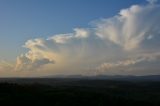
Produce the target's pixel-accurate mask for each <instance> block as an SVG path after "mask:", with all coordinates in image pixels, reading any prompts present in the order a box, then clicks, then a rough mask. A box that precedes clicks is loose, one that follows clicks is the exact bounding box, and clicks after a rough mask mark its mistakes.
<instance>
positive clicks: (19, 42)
mask: <svg viewBox="0 0 160 106" xmlns="http://www.w3.org/2000/svg"><path fill="white" fill-rule="evenodd" d="M159 10H160V4H159V1H158V0H121V1H120V0H119V1H118V0H92V1H91V0H0V77H1V76H2V77H4V76H12V77H13V76H23V77H24V76H25V77H29V76H46V75H56V74H65V75H66V74H70V75H71V74H84V75H97V74H107V75H113V74H114V75H115V74H116V75H117V74H118V75H119V74H123V75H146V74H147V75H148V74H160V72H159V65H160V61H159V60H160V48H159V45H160V42H159V40H160V25H159V19H160V12H159ZM11 70H13V71H11ZM31 70H32V71H31Z"/></svg>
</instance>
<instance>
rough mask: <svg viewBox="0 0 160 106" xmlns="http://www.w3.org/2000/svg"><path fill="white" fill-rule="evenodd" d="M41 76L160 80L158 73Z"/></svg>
mask: <svg viewBox="0 0 160 106" xmlns="http://www.w3.org/2000/svg"><path fill="white" fill-rule="evenodd" d="M43 78H79V79H103V80H105V79H106V80H134V81H143V80H148V81H160V75H145V76H134V75H96V76H84V75H55V76H47V77H43Z"/></svg>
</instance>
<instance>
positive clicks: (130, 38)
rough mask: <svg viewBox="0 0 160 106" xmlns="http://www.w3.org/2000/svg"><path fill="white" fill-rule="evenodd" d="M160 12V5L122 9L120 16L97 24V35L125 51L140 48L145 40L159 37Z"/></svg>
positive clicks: (134, 6)
mask: <svg viewBox="0 0 160 106" xmlns="http://www.w3.org/2000/svg"><path fill="white" fill-rule="evenodd" d="M159 10H160V6H159V5H154V6H152V5H146V6H140V5H133V6H131V7H130V8H127V9H122V10H121V11H120V12H119V15H116V16H114V17H112V18H109V19H103V20H101V21H99V22H98V23H97V28H96V29H97V35H98V36H99V37H100V38H102V39H104V40H106V41H108V40H109V41H111V42H113V43H115V44H117V45H119V46H121V47H122V48H124V49H125V50H133V49H135V48H138V47H139V46H140V44H141V43H142V42H143V41H144V40H145V38H147V37H148V36H150V35H151V34H152V35H153V36H154V35H157V33H158V32H157V31H158V30H160V25H159V24H158V20H159V19H160V13H159Z"/></svg>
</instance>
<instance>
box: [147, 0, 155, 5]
mask: <svg viewBox="0 0 160 106" xmlns="http://www.w3.org/2000/svg"><path fill="white" fill-rule="evenodd" d="M147 1H148V2H149V3H150V4H155V3H156V2H158V0H147Z"/></svg>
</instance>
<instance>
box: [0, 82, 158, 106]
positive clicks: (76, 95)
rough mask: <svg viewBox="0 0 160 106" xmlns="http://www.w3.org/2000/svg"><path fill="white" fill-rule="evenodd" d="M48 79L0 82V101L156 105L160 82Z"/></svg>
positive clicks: (50, 105)
mask: <svg viewBox="0 0 160 106" xmlns="http://www.w3.org/2000/svg"><path fill="white" fill-rule="evenodd" d="M47 80H49V79H47ZM52 80H53V82H54V83H52V84H44V83H35V82H34V83H22V82H21V83H13V82H12V83H11V82H7V83H6V82H1V84H0V104H1V105H3V106H4V105H22V106H23V105H28V106H29V105H44V106H119V105H122V106H136V105H138V106H160V82H149V81H145V82H143V81H140V82H132V81H110V80H69V81H66V80H65V79H63V81H59V82H58V80H56V81H55V80H54V79H52ZM59 80H61V79H59ZM51 82H52V81H51ZM63 82H64V83H63Z"/></svg>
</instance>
